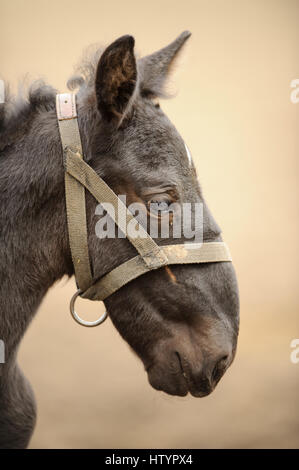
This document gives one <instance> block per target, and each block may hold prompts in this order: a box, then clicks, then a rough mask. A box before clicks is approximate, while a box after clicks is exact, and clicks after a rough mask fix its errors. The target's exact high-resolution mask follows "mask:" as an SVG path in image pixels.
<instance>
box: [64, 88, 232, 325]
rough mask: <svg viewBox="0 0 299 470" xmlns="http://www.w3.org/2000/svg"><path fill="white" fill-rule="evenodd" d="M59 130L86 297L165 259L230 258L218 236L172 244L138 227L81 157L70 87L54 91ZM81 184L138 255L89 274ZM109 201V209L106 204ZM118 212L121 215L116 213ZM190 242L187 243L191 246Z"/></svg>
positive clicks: (75, 254) (77, 266) (79, 278)
mask: <svg viewBox="0 0 299 470" xmlns="http://www.w3.org/2000/svg"><path fill="white" fill-rule="evenodd" d="M56 109H57V116H58V124H59V131H60V136H61V142H62V148H63V153H64V167H65V197H66V212H67V223H68V233H69V243H70V249H71V254H72V260H73V264H74V270H75V277H76V282H77V286H78V289H79V291H78V293H77V294H76V296H74V298H76V297H77V296H78V295H80V296H81V297H83V298H86V299H90V300H105V299H106V298H107V297H109V296H110V295H111V294H113V293H114V292H116V291H117V290H119V289H120V288H121V287H122V286H124V285H126V284H127V283H128V282H130V281H132V280H133V279H136V278H137V277H139V276H141V275H142V274H145V273H147V272H149V271H152V270H154V269H158V268H160V267H162V266H166V265H170V264H192V263H215V262H224V261H231V256H230V253H229V250H228V247H227V246H226V244H225V243H223V242H211V243H201V244H194V243H192V244H190V247H189V248H188V244H186V243H185V244H177V245H167V246H159V245H157V243H156V242H155V241H154V240H153V239H152V237H151V236H150V235H149V233H148V232H147V231H146V230H145V229H144V228H143V227H142V225H141V224H139V222H138V221H137V219H136V218H135V217H134V216H133V214H132V213H131V212H130V211H129V209H128V208H127V207H126V205H125V204H124V203H123V202H122V201H121V199H120V198H119V197H118V196H117V195H116V194H115V193H114V191H113V190H112V189H111V188H110V187H109V186H108V185H107V184H106V183H105V181H104V180H103V179H102V178H101V177H100V176H99V175H98V174H97V173H96V172H95V171H94V170H93V169H92V168H91V167H90V166H89V165H88V164H87V163H86V162H85V161H84V160H83V152H82V146H81V138H80V133H79V127H78V122H77V112H76V99H75V95H74V94H72V93H64V94H59V95H57V97H56ZM85 188H86V189H87V190H88V191H89V192H90V193H91V194H92V195H93V196H94V198H95V199H96V200H97V201H98V202H99V203H105V202H109V203H110V205H111V206H110V205H107V206H105V210H106V211H107V213H108V214H109V216H110V217H111V218H112V219H113V220H114V222H115V223H116V224H117V225H118V227H119V228H120V230H121V231H122V232H123V233H125V234H126V237H127V238H128V240H129V241H130V242H131V244H132V245H133V246H134V247H135V249H136V251H137V253H138V256H135V257H134V258H132V259H130V260H129V261H126V262H125V263H122V264H121V265H119V266H117V267H116V268H114V269H113V270H111V271H110V272H109V273H108V274H106V275H104V276H103V277H101V278H100V279H98V280H96V279H93V276H92V272H91V265H90V260H89V253H88V242H87V239H88V234H87V221H86V205H85ZM111 207H113V210H111ZM120 212H121V213H123V214H125V217H124V218H123V217H121V216H120ZM131 221H134V225H135V227H136V231H137V233H139V237H132V236H130V235H129V233H128V230H127V227H128V224H129V223H130V222H131ZM191 245H192V246H191ZM73 304H74V300H73V301H72V309H71V311H72V314H73V316H74V318H75V320H76V321H78V322H79V323H81V324H84V325H85V326H95V325H96V324H100V323H102V321H104V319H105V318H106V316H107V315H104V316H103V317H101V319H99V320H98V321H96V322H84V321H83V320H82V321H81V320H80V318H79V317H78V315H77V314H76V312H75V311H74V305H73Z"/></svg>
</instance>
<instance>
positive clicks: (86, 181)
mask: <svg viewBox="0 0 299 470" xmlns="http://www.w3.org/2000/svg"><path fill="white" fill-rule="evenodd" d="M65 165H66V171H67V172H68V173H69V174H70V175H71V176H72V177H74V178H76V180H77V181H78V182H79V183H81V184H82V185H83V186H85V188H86V189H88V191H89V192H90V193H91V194H92V195H93V196H94V197H95V198H96V200H97V201H98V202H100V203H103V202H109V203H110V204H111V205H112V206H113V208H114V211H112V210H111V209H110V208H109V207H108V206H107V207H105V209H106V211H107V213H108V214H109V215H110V217H111V218H112V219H113V220H114V222H115V223H116V224H117V225H118V226H119V228H120V229H121V230H122V232H123V233H125V234H126V236H127V238H128V240H129V241H130V242H131V243H132V245H133V246H134V247H135V248H136V250H137V251H138V253H139V254H140V256H141V257H142V259H143V260H144V262H145V264H146V265H147V267H148V268H149V270H150V269H156V268H159V267H161V266H164V265H166V264H168V259H167V255H166V253H165V252H164V250H163V249H162V248H161V247H160V246H159V245H157V244H156V242H155V241H154V240H153V239H152V237H151V236H150V235H149V234H148V232H147V231H146V230H145V229H144V228H143V227H142V225H140V224H139V223H138V222H137V219H136V218H135V217H134V216H133V214H132V213H131V212H130V211H129V209H128V208H127V206H126V205H125V204H124V203H123V202H122V201H121V199H119V197H117V195H116V194H115V192H114V191H112V189H111V188H110V187H109V186H108V185H107V184H106V183H105V181H104V180H102V178H101V177H100V176H98V174H97V173H96V172H95V171H94V170H93V169H92V168H91V167H90V166H89V165H88V164H87V163H85V162H84V161H83V160H82V159H81V158H80V156H79V155H78V154H75V153H73V152H72V151H71V150H69V151H68V152H67V154H66V162H65ZM79 183H78V184H79ZM83 186H82V187H83ZM120 212H122V213H123V214H126V219H125V218H124V220H123V219H122V217H121V216H120ZM132 220H134V222H135V224H136V231H137V232H138V234H139V237H131V236H130V235H129V234H128V233H127V232H128V230H127V226H128V224H129V223H130V221H132Z"/></svg>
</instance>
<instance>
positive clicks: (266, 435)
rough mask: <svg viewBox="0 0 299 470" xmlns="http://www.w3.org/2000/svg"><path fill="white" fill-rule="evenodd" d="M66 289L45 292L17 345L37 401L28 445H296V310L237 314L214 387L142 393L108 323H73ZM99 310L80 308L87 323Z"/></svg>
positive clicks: (140, 375)
mask: <svg viewBox="0 0 299 470" xmlns="http://www.w3.org/2000/svg"><path fill="white" fill-rule="evenodd" d="M73 288H74V285H73V282H72V281H70V282H68V283H67V284H65V282H61V283H60V284H59V285H58V286H56V287H55V288H54V289H52V291H50V292H49V294H48V296H47V298H46V299H45V301H44V303H43V305H42V307H41V309H40V311H39V313H38V315H37V317H36V319H35V320H34V322H33V324H32V325H31V327H30V329H29V331H28V333H27V334H26V337H25V340H24V342H23V344H22V347H21V352H20V362H21V365H22V366H23V369H24V371H25V373H26V375H27V376H28V377H29V379H30V381H31V383H32V385H33V387H34V390H35V393H36V398H37V402H38V422H37V427H36V430H35V433H34V435H33V438H32V441H31V448H53V447H54V448H142V447H145V448H155V447H172V448H179V447H183V448H188V447H191V448H192V447H193V448H206V447H207V448H217V447H221V448H232V447H237V448H238V447H245V448H259V447H271V448H275V447H285V448H289V447H291V448H292V447H299V406H298V405H299V403H298V391H299V364H297V365H295V364H292V363H291V362H290V351H291V349H290V341H291V339H292V338H293V337H294V332H295V331H298V320H297V319H296V313H297V312H295V311H289V312H287V314H286V312H282V311H276V310H275V308H274V307H273V309H272V310H271V311H270V310H268V311H267V310H265V308H263V307H261V310H260V311H251V312H250V311H243V312H242V322H241V333H240V340H239V350H238V354H237V357H236V360H235V363H234V364H233V366H232V367H231V369H230V370H229V371H228V372H227V374H226V376H225V377H224V378H223V380H222V381H221V382H220V383H219V385H218V387H217V389H216V390H215V391H214V393H213V394H212V395H211V396H209V397H206V398H204V399H196V398H193V397H189V396H188V397H186V398H182V399H181V398H175V397H168V396H167V395H165V394H163V393H161V392H156V391H155V390H153V389H151V387H150V386H149V384H148V382H147V377H146V374H145V372H144V371H143V368H142V365H141V363H140V362H139V360H138V359H137V358H136V357H135V356H134V355H133V353H132V352H131V351H130V350H129V348H128V346H127V345H126V344H125V343H124V342H123V340H122V339H121V338H120V337H119V335H118V333H117V332H116V330H115V329H114V327H113V326H112V324H111V322H110V320H108V321H107V322H106V323H105V324H104V325H102V326H101V327H98V328H95V329H92V330H90V329H84V328H82V327H80V326H78V325H77V324H75V322H73V320H72V319H71V318H70V316H69V314H68V298H69V297H70V295H71V293H72V291H73ZM84 306H86V303H83V301H82V304H81V308H84ZM99 307H100V308H102V306H101V304H94V303H92V304H91V303H88V307H87V306H86V308H88V311H89V312H91V313H90V314H89V315H90V318H91V317H92V316H93V315H95V314H96V313H97V309H98V308H99ZM281 315H285V317H286V319H287V321H286V322H285V323H284V324H282V322H281Z"/></svg>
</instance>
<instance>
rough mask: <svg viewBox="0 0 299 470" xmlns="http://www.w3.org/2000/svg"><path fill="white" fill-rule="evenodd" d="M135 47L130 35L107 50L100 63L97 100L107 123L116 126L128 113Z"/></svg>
mask: <svg viewBox="0 0 299 470" xmlns="http://www.w3.org/2000/svg"><path fill="white" fill-rule="evenodd" d="M134 44H135V40H134V38H133V37H132V36H122V37H120V38H119V39H117V40H116V41H114V42H113V43H112V44H110V46H108V47H107V49H106V50H105V51H104V52H103V54H102V56H101V58H100V60H99V63H98V67H97V73H96V83H95V87H96V97H97V103H98V108H99V110H100V112H101V115H102V117H103V119H105V120H106V121H109V122H110V121H115V122H117V123H119V122H120V121H121V120H122V119H123V117H124V115H125V114H126V111H127V110H128V107H129V104H130V100H131V98H132V96H133V93H134V90H135V86H136V80H137V67H136V59H135V55H134Z"/></svg>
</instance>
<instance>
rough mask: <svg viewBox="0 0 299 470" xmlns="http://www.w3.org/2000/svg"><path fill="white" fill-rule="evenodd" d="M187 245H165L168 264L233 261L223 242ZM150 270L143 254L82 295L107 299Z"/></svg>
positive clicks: (121, 266) (111, 272)
mask: <svg viewBox="0 0 299 470" xmlns="http://www.w3.org/2000/svg"><path fill="white" fill-rule="evenodd" d="M187 246H188V245H187V244H183V245H167V246H164V247H163V251H164V252H165V253H166V254H167V258H168V264H191V263H214V262H220V261H231V256H230V252H229V249H228V247H227V245H226V244H225V243H223V242H211V243H202V244H199V246H198V247H196V245H195V244H192V247H190V248H187ZM150 270H151V269H150V268H149V267H148V266H146V264H145V263H144V262H143V260H142V258H141V256H136V257H135V258H132V259H130V260H129V261H127V262H125V263H123V264H121V265H120V266H117V267H116V268H115V269H113V270H112V271H110V272H109V273H108V274H106V275H105V276H103V277H102V278H101V279H99V280H98V281H97V282H96V283H95V284H94V285H93V286H91V287H90V288H89V289H88V290H87V291H86V292H84V293H83V294H82V297H83V298H85V299H90V300H105V299H106V298H107V297H109V295H111V294H113V293H114V292H116V291H117V290H118V289H120V288H121V287H122V286H124V285H126V284H127V283H128V282H130V281H132V280H133V279H136V278H137V277H139V276H141V275H142V274H145V273H147V272H148V271H150Z"/></svg>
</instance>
